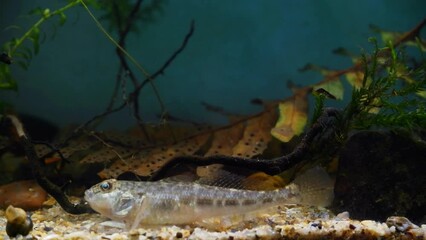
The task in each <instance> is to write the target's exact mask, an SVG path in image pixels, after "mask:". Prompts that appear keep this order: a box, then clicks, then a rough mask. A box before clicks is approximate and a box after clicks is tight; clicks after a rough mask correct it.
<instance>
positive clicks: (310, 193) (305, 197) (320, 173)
mask: <svg viewBox="0 0 426 240" xmlns="http://www.w3.org/2000/svg"><path fill="white" fill-rule="evenodd" d="M293 183H294V184H296V185H298V187H299V191H300V197H301V202H300V203H301V204H304V205H311V206H319V207H326V206H329V205H331V203H332V202H333V198H334V180H333V179H332V178H331V177H330V176H329V175H328V173H327V172H326V171H325V170H324V169H323V168H321V167H318V166H317V167H314V168H311V169H309V170H307V171H306V172H304V173H303V174H302V175H300V176H298V177H296V179H295V180H294V181H293Z"/></svg>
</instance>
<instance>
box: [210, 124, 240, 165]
mask: <svg viewBox="0 0 426 240" xmlns="http://www.w3.org/2000/svg"><path fill="white" fill-rule="evenodd" d="M243 130H244V122H242V123H238V124H236V125H233V126H232V127H230V128H225V129H222V130H219V131H216V132H215V133H214V135H213V141H212V143H211V146H210V148H209V150H208V151H207V152H206V153H205V154H204V156H206V157H207V156H212V155H231V154H232V148H233V147H234V146H235V145H236V144H237V143H238V141H239V140H240V138H241V136H242V133H243Z"/></svg>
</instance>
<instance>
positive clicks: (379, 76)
mask: <svg viewBox="0 0 426 240" xmlns="http://www.w3.org/2000/svg"><path fill="white" fill-rule="evenodd" d="M371 41H372V42H373V44H374V47H375V48H374V51H373V53H372V54H371V55H367V54H364V55H363V56H362V62H363V64H364V65H363V66H364V78H363V81H362V84H361V86H360V87H359V88H356V87H354V88H353V92H352V98H351V100H350V102H349V104H348V105H347V107H346V108H345V110H344V112H343V116H342V119H341V120H342V125H344V126H343V131H345V132H348V131H350V130H355V129H371V128H406V129H415V128H422V127H424V126H426V100H425V98H426V74H425V73H426V63H425V60H424V59H423V58H422V59H420V61H416V64H410V62H409V61H410V59H408V58H407V56H406V55H405V54H404V53H405V50H404V48H394V45H393V44H391V43H390V42H389V43H388V44H387V46H386V47H383V48H379V47H378V45H377V41H376V40H375V39H371ZM419 50H420V53H422V50H421V49H420V48H419ZM421 57H422V56H421ZM417 62H418V63H417Z"/></svg>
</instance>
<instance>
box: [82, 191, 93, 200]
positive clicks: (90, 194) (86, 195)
mask: <svg viewBox="0 0 426 240" xmlns="http://www.w3.org/2000/svg"><path fill="white" fill-rule="evenodd" d="M92 198H93V192H92V191H90V190H86V191H85V192H84V200H86V201H87V202H90V200H91V199H92Z"/></svg>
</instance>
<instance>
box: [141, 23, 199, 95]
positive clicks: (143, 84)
mask: <svg viewBox="0 0 426 240" xmlns="http://www.w3.org/2000/svg"><path fill="white" fill-rule="evenodd" d="M194 25H195V22H194V20H192V21H191V24H190V27H189V32H188V33H187V34H186V36H185V38H184V39H183V42H182V44H181V46H180V47H179V48H178V49H177V50H176V51H175V52H174V53H173V54H172V56H170V58H169V59H167V61H166V62H165V63H164V64H163V66H162V67H161V68H160V69H159V70H158V71H156V72H155V73H154V74H152V75H151V77H150V78H147V79H145V80H144V81H143V82H142V84H141V85H139V86H138V88H137V89H136V91H135V92H139V91H140V89H142V88H143V87H144V86H145V85H146V84H147V83H149V81H150V80H154V79H155V78H156V77H158V76H159V75H160V74H161V75H162V74H164V71H165V70H166V68H167V67H168V66H169V65H170V64H171V63H172V62H173V61H174V60H175V58H176V57H177V56H178V55H179V54H180V53H181V52H182V51H183V50H184V49H185V47H186V45H187V44H188V42H189V39H190V38H191V37H192V35H193V34H194V30H195V26H194Z"/></svg>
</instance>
